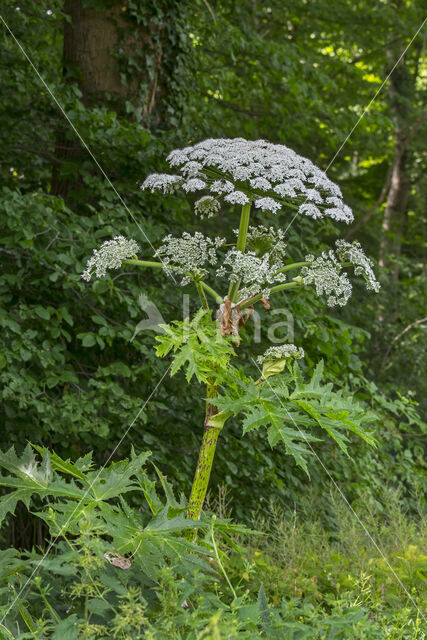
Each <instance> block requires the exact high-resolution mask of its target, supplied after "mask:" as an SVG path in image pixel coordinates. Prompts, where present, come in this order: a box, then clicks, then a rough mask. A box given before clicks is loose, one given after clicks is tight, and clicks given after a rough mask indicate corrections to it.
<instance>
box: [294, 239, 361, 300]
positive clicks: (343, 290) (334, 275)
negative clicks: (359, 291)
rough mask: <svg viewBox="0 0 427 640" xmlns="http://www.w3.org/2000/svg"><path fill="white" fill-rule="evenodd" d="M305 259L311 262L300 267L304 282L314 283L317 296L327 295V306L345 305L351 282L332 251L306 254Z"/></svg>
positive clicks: (348, 296) (349, 294) (350, 289)
mask: <svg viewBox="0 0 427 640" xmlns="http://www.w3.org/2000/svg"><path fill="white" fill-rule="evenodd" d="M305 259H306V261H307V262H310V263H311V264H310V265H309V266H307V267H303V268H302V269H301V276H302V277H303V282H304V284H314V286H315V288H316V293H317V295H318V296H320V295H323V294H325V295H327V296H328V300H327V304H328V306H329V307H334V306H335V305H337V304H338V305H340V306H342V307H343V306H344V305H346V304H347V302H348V299H349V298H350V296H351V292H352V288H351V283H350V281H349V279H348V276H347V274H346V273H343V272H342V267H341V264H340V263H339V262H338V260H337V258H336V256H335V254H334V252H333V251H332V250H330V251H329V252H328V253H326V251H323V252H322V254H321V255H320V256H318V257H317V258H314V256H312V255H308V256H306V257H305Z"/></svg>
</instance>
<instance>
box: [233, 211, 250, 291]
mask: <svg viewBox="0 0 427 640" xmlns="http://www.w3.org/2000/svg"><path fill="white" fill-rule="evenodd" d="M250 214H251V201H250V200H249V202H248V203H247V204H244V205H243V207H242V213H241V216H240V226H239V235H238V236H237V243H236V249H237V251H241V252H242V253H244V252H245V247H246V236H247V235H248V226H249V216H250ZM239 286H240V281H238V282H230V288H229V290H228V297H229V299H230V300H231V302H236V298H237V294H238V292H239Z"/></svg>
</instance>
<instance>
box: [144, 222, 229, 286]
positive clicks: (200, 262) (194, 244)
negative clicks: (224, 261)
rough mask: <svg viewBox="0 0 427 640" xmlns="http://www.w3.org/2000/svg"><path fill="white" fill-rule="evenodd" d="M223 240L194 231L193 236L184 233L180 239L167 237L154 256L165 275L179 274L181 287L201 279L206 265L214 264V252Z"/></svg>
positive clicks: (215, 261)
mask: <svg viewBox="0 0 427 640" xmlns="http://www.w3.org/2000/svg"><path fill="white" fill-rule="evenodd" d="M224 242H225V240H224V238H215V239H214V240H211V239H210V238H208V237H206V236H204V235H203V233H199V232H198V231H196V233H195V234H194V235H191V234H190V233H187V232H186V231H184V233H183V234H182V236H181V237H180V238H175V237H174V236H172V235H168V236H166V237H165V238H163V244H162V245H161V246H160V247H159V248H158V249H157V251H156V253H155V254H154V255H155V256H156V257H160V259H161V260H162V263H163V268H164V270H165V271H166V273H171V272H175V273H181V274H183V275H184V278H183V279H182V281H181V285H182V286H184V285H186V284H188V283H189V282H190V281H191V279H192V278H193V279H195V280H197V279H200V278H203V277H204V276H205V275H206V274H207V271H206V269H204V268H203V267H204V266H205V265H206V264H212V265H214V264H216V263H217V254H216V250H217V248H218V247H220V246H221V245H222V244H224Z"/></svg>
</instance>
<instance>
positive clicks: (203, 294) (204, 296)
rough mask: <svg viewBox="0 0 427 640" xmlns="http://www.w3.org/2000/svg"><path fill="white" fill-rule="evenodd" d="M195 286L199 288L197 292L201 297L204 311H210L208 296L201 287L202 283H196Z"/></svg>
mask: <svg viewBox="0 0 427 640" xmlns="http://www.w3.org/2000/svg"><path fill="white" fill-rule="evenodd" d="M195 284H196V288H197V291H198V293H199V296H200V301H201V303H202V307H203V309H209V304H208V301H207V300H206V295H205V292H204V290H203V287H202V286H201V282H196V283H195Z"/></svg>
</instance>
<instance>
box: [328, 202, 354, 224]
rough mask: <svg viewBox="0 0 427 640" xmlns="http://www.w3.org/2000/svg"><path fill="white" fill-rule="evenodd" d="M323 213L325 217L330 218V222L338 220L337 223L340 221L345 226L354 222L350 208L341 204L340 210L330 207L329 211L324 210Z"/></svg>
mask: <svg viewBox="0 0 427 640" xmlns="http://www.w3.org/2000/svg"><path fill="white" fill-rule="evenodd" d="M323 213H324V214H325V215H326V216H329V217H330V218H332V220H338V221H341V220H342V221H343V222H346V223H347V224H349V223H350V222H353V220H354V216H353V213H352V211H351V209H350V207H347V205H345V204H342V205H341V208H338V207H330V208H329V209H325V210H324V211H323Z"/></svg>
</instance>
